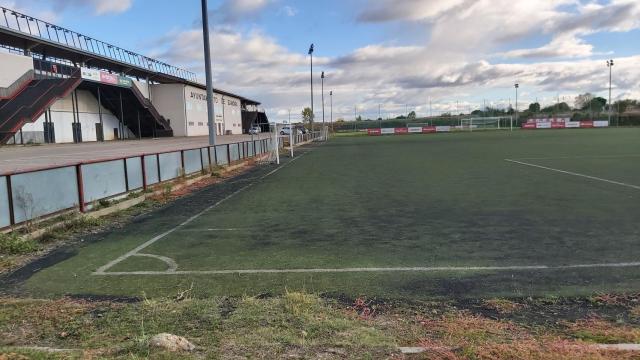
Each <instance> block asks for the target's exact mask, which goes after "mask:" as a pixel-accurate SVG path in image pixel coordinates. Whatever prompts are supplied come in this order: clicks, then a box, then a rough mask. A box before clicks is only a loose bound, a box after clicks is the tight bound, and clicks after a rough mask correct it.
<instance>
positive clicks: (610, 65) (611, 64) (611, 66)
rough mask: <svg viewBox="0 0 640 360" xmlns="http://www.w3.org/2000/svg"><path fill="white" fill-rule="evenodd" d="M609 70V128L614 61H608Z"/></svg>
mask: <svg viewBox="0 0 640 360" xmlns="http://www.w3.org/2000/svg"><path fill="white" fill-rule="evenodd" d="M607 67H608V68H609V126H611V71H612V69H613V60H607Z"/></svg>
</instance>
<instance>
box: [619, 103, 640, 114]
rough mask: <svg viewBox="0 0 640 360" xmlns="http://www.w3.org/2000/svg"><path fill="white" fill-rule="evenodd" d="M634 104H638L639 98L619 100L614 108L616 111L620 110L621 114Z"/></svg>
mask: <svg viewBox="0 0 640 360" xmlns="http://www.w3.org/2000/svg"><path fill="white" fill-rule="evenodd" d="M634 106H638V101H637V100H630V99H626V100H618V101H616V102H614V103H613V110H614V111H615V112H619V113H620V114H623V113H624V112H626V111H627V108H629V107H634Z"/></svg>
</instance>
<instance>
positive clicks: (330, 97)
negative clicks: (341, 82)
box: [329, 90, 333, 131]
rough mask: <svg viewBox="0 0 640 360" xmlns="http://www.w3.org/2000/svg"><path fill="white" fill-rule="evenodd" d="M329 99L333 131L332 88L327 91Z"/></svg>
mask: <svg viewBox="0 0 640 360" xmlns="http://www.w3.org/2000/svg"><path fill="white" fill-rule="evenodd" d="M329 101H330V103H331V110H330V111H331V120H330V123H331V131H333V90H331V91H329Z"/></svg>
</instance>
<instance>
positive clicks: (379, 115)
mask: <svg viewBox="0 0 640 360" xmlns="http://www.w3.org/2000/svg"><path fill="white" fill-rule="evenodd" d="M378 121H379V122H380V129H382V115H381V114H380V104H378Z"/></svg>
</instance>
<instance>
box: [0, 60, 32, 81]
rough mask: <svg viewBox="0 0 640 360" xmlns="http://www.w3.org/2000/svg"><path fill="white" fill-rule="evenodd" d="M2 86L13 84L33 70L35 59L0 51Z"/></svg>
mask: <svg viewBox="0 0 640 360" xmlns="http://www.w3.org/2000/svg"><path fill="white" fill-rule="evenodd" d="M0 64H2V70H1V71H0V88H6V87H9V86H11V85H12V84H13V83H14V82H15V81H16V80H18V79H19V78H20V77H21V76H22V75H24V74H25V73H26V72H27V71H29V70H33V59H32V58H30V57H27V56H23V55H15V54H10V53H7V52H1V51H0Z"/></svg>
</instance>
